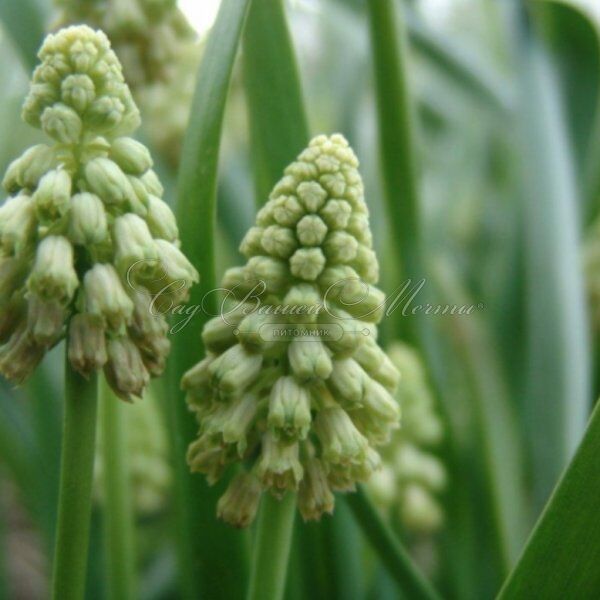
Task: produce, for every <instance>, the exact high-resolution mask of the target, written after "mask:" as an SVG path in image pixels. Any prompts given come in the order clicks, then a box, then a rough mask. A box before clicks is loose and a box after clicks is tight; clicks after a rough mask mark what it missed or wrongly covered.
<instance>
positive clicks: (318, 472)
mask: <svg viewBox="0 0 600 600" xmlns="http://www.w3.org/2000/svg"><path fill="white" fill-rule="evenodd" d="M334 504H335V497H334V495H333V494H332V492H331V489H330V487H329V483H328V482H327V473H326V472H325V469H324V467H323V463H322V462H321V461H320V460H319V459H318V458H312V459H309V460H307V461H306V466H305V468H304V478H303V479H302V482H301V483H300V489H299V490H298V509H299V510H300V514H301V515H302V518H303V519H304V520H305V521H315V520H318V519H320V518H321V516H322V515H323V513H332V512H333V507H334Z"/></svg>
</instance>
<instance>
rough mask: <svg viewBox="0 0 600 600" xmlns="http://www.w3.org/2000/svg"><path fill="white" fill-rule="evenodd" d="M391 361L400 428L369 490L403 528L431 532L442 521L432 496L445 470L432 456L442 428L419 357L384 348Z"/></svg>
mask: <svg viewBox="0 0 600 600" xmlns="http://www.w3.org/2000/svg"><path fill="white" fill-rule="evenodd" d="M388 356H389V358H390V360H391V362H392V363H393V364H394V365H395V366H396V367H397V368H398V370H399V371H400V373H401V375H402V377H401V380H400V384H399V386H398V391H397V394H396V395H397V398H398V401H399V403H400V406H401V408H402V428H401V429H399V430H398V431H396V432H394V434H393V435H392V439H391V441H390V443H389V444H388V445H387V446H386V447H385V449H384V450H383V452H382V459H383V465H382V469H381V470H380V471H379V472H378V473H376V474H375V475H374V477H373V478H372V479H371V481H370V483H369V486H370V489H371V492H372V494H373V496H374V498H375V500H376V501H377V502H378V503H379V504H380V505H381V506H382V507H383V508H385V509H386V510H388V511H395V512H396V513H397V515H398V516H399V518H400V519H401V521H402V523H403V525H404V526H405V527H406V529H407V530H410V531H414V532H417V533H431V532H433V531H435V530H436V529H439V527H440V526H441V525H442V523H443V519H444V514H443V510H442V507H441V506H440V503H439V500H438V498H437V496H438V494H439V492H440V491H441V490H442V489H443V488H444V486H445V484H446V469H445V466H444V464H443V463H442V462H441V460H440V459H439V458H438V456H436V454H435V453H434V451H435V449H436V447H437V446H439V444H440V442H441V440H442V438H443V434H444V427H443V424H442V421H441V419H440V417H439V416H438V414H437V412H436V408H435V403H434V399H433V395H432V394H431V391H430V389H429V386H428V384H427V378H426V376H425V371H424V368H423V364H422V362H421V358H420V356H419V355H418V353H417V352H416V351H415V350H413V349H412V348H411V347H410V346H407V345H406V344H402V343H399V342H396V343H394V344H393V345H392V346H390V348H389V349H388Z"/></svg>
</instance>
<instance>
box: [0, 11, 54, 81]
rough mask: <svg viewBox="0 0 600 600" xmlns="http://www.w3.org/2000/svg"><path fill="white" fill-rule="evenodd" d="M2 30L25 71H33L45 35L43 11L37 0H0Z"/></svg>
mask: <svg viewBox="0 0 600 600" xmlns="http://www.w3.org/2000/svg"><path fill="white" fill-rule="evenodd" d="M0 19H1V20H2V24H3V31H4V32H5V33H6V34H7V35H8V36H9V37H10V39H11V40H12V42H13V44H14V46H15V48H16V49H17V50H18V52H19V54H20V56H21V60H22V61H23V64H24V65H25V67H26V70H27V71H33V69H34V67H35V65H36V63H37V51H38V50H39V48H40V46H41V44H42V40H43V39H44V35H45V26H44V22H45V11H44V10H43V9H42V5H41V3H40V2H38V1H37V0H18V1H16V0H0Z"/></svg>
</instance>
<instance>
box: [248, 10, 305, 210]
mask: <svg viewBox="0 0 600 600" xmlns="http://www.w3.org/2000/svg"><path fill="white" fill-rule="evenodd" d="M244 83H245V88H246V98H247V102H248V113H249V115H250V143H251V148H252V159H253V163H254V164H253V167H254V176H255V185H256V203H257V206H261V205H262V204H264V203H265V202H266V201H267V198H268V195H269V193H270V191H271V189H272V188H273V186H274V185H275V183H276V182H277V181H278V180H279V178H280V177H281V176H282V174H283V170H284V169H285V167H287V165H288V164H289V163H290V162H292V161H293V160H294V159H295V158H296V156H297V155H298V153H299V152H300V151H301V150H302V149H303V148H304V147H305V146H306V144H308V138H309V131H308V124H307V120H306V115H305V113H304V103H303V100H302V91H301V88H300V80H299V77H298V68H297V66H296V59H295V57H294V51H293V48H292V44H291V39H290V34H289V31H288V27H287V23H286V20H285V13H284V9H283V4H282V2H281V0H253V2H252V9H251V10H250V14H249V15H248V22H247V23H246V28H245V32H244Z"/></svg>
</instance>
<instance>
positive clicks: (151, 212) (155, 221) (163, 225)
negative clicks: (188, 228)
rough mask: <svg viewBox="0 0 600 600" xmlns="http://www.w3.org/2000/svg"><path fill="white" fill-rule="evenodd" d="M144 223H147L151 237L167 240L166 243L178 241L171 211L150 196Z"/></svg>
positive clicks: (177, 233) (163, 203)
mask: <svg viewBox="0 0 600 600" xmlns="http://www.w3.org/2000/svg"><path fill="white" fill-rule="evenodd" d="M146 223H148V227H149V228H150V232H151V233H152V235H153V236H155V237H157V238H160V239H162V240H167V242H175V241H177V240H178V239H179V230H178V228H177V221H176V220H175V215H174V214H173V211H172V210H171V209H170V208H169V205H168V204H167V203H166V202H164V201H163V200H161V199H160V198H157V197H156V196H153V195H152V194H150V195H149V197H148V213H147V215H146Z"/></svg>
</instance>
